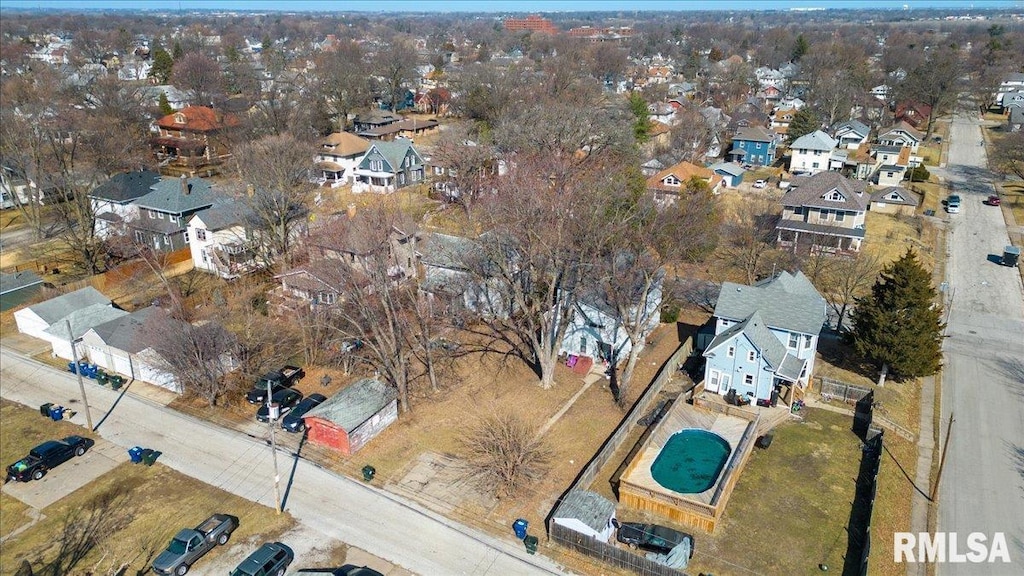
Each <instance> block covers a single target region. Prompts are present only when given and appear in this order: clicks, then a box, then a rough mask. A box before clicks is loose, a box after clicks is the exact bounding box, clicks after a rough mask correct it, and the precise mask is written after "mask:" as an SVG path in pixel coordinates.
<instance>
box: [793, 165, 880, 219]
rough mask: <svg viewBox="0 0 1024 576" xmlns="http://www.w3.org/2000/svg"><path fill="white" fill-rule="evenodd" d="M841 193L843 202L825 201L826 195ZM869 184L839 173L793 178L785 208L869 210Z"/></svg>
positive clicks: (823, 173)
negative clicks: (833, 192)
mask: <svg viewBox="0 0 1024 576" xmlns="http://www.w3.org/2000/svg"><path fill="white" fill-rule="evenodd" d="M832 191H837V192H839V193H840V194H841V195H842V196H843V199H842V200H825V195H826V194H829V193H831V192H832ZM866 191H867V184H866V183H865V182H862V181H860V180H850V179H849V178H846V177H845V176H843V175H842V174H840V173H838V172H819V173H817V174H815V175H813V176H806V177H804V176H800V177H797V178H793V181H792V183H791V185H790V188H789V190H788V191H787V192H786V195H785V196H783V197H782V205H783V206H811V207H814V208H827V209H830V210H831V209H841V210H854V211H858V212H863V211H864V210H866V209H867V199H866V194H865V192H866Z"/></svg>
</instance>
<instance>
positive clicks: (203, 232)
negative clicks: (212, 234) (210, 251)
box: [196, 228, 206, 242]
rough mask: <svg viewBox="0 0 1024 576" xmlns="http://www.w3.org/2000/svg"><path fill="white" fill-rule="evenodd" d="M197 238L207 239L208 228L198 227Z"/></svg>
mask: <svg viewBox="0 0 1024 576" xmlns="http://www.w3.org/2000/svg"><path fill="white" fill-rule="evenodd" d="M196 240H202V241H204V242H205V241H206V229H204V228H196Z"/></svg>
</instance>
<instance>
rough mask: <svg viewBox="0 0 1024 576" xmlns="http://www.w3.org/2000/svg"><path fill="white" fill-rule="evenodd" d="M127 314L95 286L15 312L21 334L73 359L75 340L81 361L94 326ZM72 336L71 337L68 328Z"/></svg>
mask: <svg viewBox="0 0 1024 576" xmlns="http://www.w3.org/2000/svg"><path fill="white" fill-rule="evenodd" d="M125 314H127V312H125V311H124V310H121V309H119V308H116V307H114V305H113V302H111V300H110V298H107V297H106V296H104V295H103V294H101V293H100V292H99V291H98V290H96V289H95V288H93V287H92V286H86V287H85V288H82V289H81V290H76V291H74V292H70V293H68V294H64V295H61V296H57V297H56V298H51V299H49V300H46V301H45V302H40V303H39V304H36V305H34V306H29V307H27V308H22V309H21V310H16V311H15V312H14V320H15V322H16V324H17V326H18V332H21V333H22V334H27V335H29V336H33V337H35V338H39V339H41V340H45V341H47V342H49V343H50V347H51V348H52V349H53V355H54V356H59V357H61V358H65V359H67V360H72V359H73V357H74V356H73V353H72V349H71V341H72V337H73V338H74V341H75V348H76V352H77V353H78V357H79V358H84V348H83V347H82V345H81V337H82V334H84V333H85V332H86V331H88V330H89V329H90V328H92V327H93V326H96V325H98V324H102V323H104V322H106V321H108V320H113V319H114V318H117V317H120V316H123V315H125ZM69 323H70V324H71V333H70V334H69V333H68V324H69Z"/></svg>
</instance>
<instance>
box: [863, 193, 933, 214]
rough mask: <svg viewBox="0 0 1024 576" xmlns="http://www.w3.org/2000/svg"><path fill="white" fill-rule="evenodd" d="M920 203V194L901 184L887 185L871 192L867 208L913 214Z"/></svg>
mask: <svg viewBox="0 0 1024 576" xmlns="http://www.w3.org/2000/svg"><path fill="white" fill-rule="evenodd" d="M920 204H921V196H920V195H919V194H917V193H916V192H911V191H910V190H907V189H906V188H903V187H901V186H889V187H886V188H882V189H881V190H877V191H875V192H874V193H872V194H871V204H870V205H869V208H870V210H871V211H873V212H882V213H884V214H901V215H903V216H913V215H914V213H915V212H916V211H917V207H918V206H919V205H920Z"/></svg>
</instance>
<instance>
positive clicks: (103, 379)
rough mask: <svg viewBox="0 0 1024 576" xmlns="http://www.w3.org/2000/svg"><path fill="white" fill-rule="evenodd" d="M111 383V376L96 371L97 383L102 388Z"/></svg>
mask: <svg viewBox="0 0 1024 576" xmlns="http://www.w3.org/2000/svg"><path fill="white" fill-rule="evenodd" d="M109 381H110V374H107V373H106V372H104V371H103V370H102V369H100V370H97V371H96V383H97V384H99V385H100V386H106V385H107V382H109Z"/></svg>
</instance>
